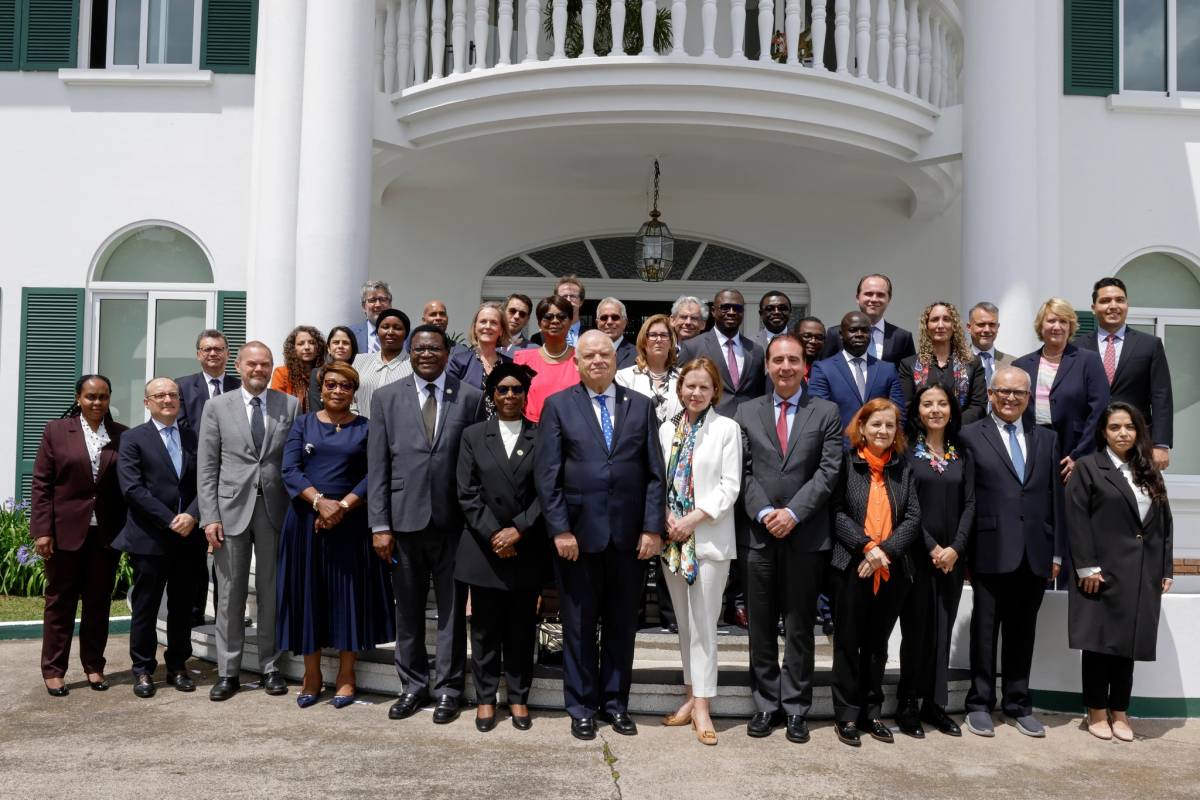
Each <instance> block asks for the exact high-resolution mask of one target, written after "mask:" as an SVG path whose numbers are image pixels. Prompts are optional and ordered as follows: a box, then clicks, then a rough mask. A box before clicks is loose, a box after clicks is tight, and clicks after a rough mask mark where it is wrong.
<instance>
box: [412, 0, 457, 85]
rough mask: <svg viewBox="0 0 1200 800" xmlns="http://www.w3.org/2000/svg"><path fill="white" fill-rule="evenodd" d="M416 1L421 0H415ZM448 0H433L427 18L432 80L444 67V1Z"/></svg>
mask: <svg viewBox="0 0 1200 800" xmlns="http://www.w3.org/2000/svg"><path fill="white" fill-rule="evenodd" d="M417 2H418V3H420V2H421V0H417ZM448 2H450V0H433V14H431V15H430V20H429V27H430V33H429V60H430V62H432V65H433V69H432V70H430V72H431V75H432V77H433V79H434V80H437V79H438V78H440V77H442V75H443V74H444V73H445V69H446V3H448Z"/></svg>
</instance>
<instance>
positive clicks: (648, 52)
mask: <svg viewBox="0 0 1200 800" xmlns="http://www.w3.org/2000/svg"><path fill="white" fill-rule="evenodd" d="M733 2H734V3H735V4H736V3H737V2H739V0H733ZM740 2H741V3H742V4H743V5H745V2H746V0H740ZM743 16H744V12H743ZM657 17H658V6H657V5H656V4H655V3H654V2H653V0H642V52H641V55H644V56H652V55H655V54H656V51H655V49H654V22H655V19H656V18H657ZM744 27H745V26H744V25H743V28H744Z"/></svg>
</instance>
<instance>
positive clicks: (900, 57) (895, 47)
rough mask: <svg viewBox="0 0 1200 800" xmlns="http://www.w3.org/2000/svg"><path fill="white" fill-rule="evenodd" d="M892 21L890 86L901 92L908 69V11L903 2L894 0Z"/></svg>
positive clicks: (902, 0)
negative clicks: (894, 9) (894, 7)
mask: <svg viewBox="0 0 1200 800" xmlns="http://www.w3.org/2000/svg"><path fill="white" fill-rule="evenodd" d="M892 19H893V27H892V42H893V44H892V85H893V86H895V87H896V88H897V89H899V90H900V91H902V92H903V91H904V73H905V71H906V70H907V69H908V11H907V9H905V7H904V0H896V13H895V14H894V15H893V17H892Z"/></svg>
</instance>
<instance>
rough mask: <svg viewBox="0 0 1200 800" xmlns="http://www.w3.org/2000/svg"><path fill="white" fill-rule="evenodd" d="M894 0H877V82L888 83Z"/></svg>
mask: <svg viewBox="0 0 1200 800" xmlns="http://www.w3.org/2000/svg"><path fill="white" fill-rule="evenodd" d="M891 2H892V0H875V3H876V5H875V82H876V83H887V79H888V62H889V61H891V54H892V41H891V40H892V8H891Z"/></svg>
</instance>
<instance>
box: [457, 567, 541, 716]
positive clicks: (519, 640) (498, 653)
mask: <svg viewBox="0 0 1200 800" xmlns="http://www.w3.org/2000/svg"><path fill="white" fill-rule="evenodd" d="M469 588H470V592H471V677H472V679H473V680H474V682H475V702H476V703H483V704H486V705H495V704H496V693H497V691H498V690H499V689H500V674H501V672H503V674H504V684H505V686H506V687H507V689H508V702H509V704H512V703H516V704H517V705H525V702H526V701H527V700H528V699H529V687H530V686H531V685H532V684H533V649H534V646H535V643H536V642H537V599H538V594H539V591H538V589H537V588H524V589H517V590H514V591H508V590H505V589H493V588H491V587H487V586H474V585H472V586H470V587H469Z"/></svg>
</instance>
